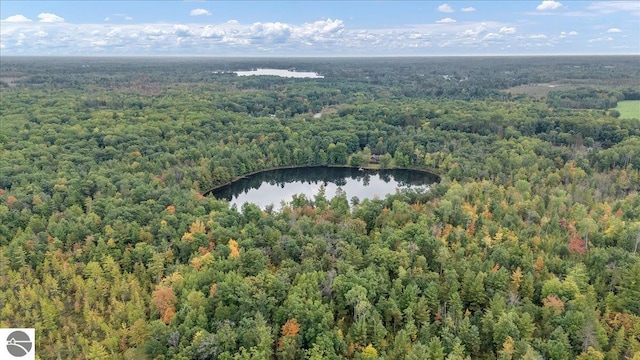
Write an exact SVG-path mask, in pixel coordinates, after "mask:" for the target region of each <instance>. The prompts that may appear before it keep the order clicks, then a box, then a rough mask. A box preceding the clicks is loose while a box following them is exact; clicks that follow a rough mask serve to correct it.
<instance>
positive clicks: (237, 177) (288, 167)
mask: <svg viewBox="0 0 640 360" xmlns="http://www.w3.org/2000/svg"><path fill="white" fill-rule="evenodd" d="M370 165H371V164H369V166H359V167H356V166H351V165H289V166H275V167H270V168H267V169H262V170H256V171H252V172H250V173H246V174H243V175H239V176H236V177H235V178H233V179H231V180H229V181H227V182H225V183H224V184H220V185H216V186H214V187H212V188H210V189H208V190H205V191H203V192H201V194H202V196H209V195H210V194H211V193H212V192H214V191H216V190H218V189H221V188H223V187H225V186H228V185H231V184H233V183H234V182H236V181H239V180H242V179H245V178H247V177H250V176H253V175H257V174H260V173H263V172H268V171H274V170H286V169H302V168H320V167H326V168H351V169H362V171H364V170H374V171H379V170H412V171H418V172H422V173H427V174H429V175H432V176H435V177H436V178H437V179H438V182H440V181H442V176H440V175H438V174H436V173H435V172H432V171H429V170H427V169H421V168H411V167H390V168H386V169H381V168H379V167H372V166H370Z"/></svg>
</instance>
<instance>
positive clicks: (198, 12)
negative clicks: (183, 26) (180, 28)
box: [189, 9, 211, 16]
mask: <svg viewBox="0 0 640 360" xmlns="http://www.w3.org/2000/svg"><path fill="white" fill-rule="evenodd" d="M189 15H191V16H200V15H207V16H209V15H211V12H209V10H206V9H193V10H191V12H190V13H189Z"/></svg>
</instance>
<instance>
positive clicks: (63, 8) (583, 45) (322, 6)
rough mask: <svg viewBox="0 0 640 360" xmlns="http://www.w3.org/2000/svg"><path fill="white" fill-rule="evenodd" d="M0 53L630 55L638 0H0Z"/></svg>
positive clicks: (638, 37)
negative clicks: (131, 0) (130, 0)
mask: <svg viewBox="0 0 640 360" xmlns="http://www.w3.org/2000/svg"><path fill="white" fill-rule="evenodd" d="M0 16H1V20H0V54H1V55H3V56H6V55H206V56H235V55H241V56H349V55H355V56H367V55H372V56H394V55H419V56H429V55H543V54H639V53H640V1H637V0H636V1H587V2H585V1H571V0H562V1H555V0H544V1H446V2H445V1H437V2H435V1H293V0H289V1H253V2H250V1H233V2H231V1H139V2H129V1H79V0H78V1H11V0H5V1H0Z"/></svg>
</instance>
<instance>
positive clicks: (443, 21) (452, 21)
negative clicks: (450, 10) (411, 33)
mask: <svg viewBox="0 0 640 360" xmlns="http://www.w3.org/2000/svg"><path fill="white" fill-rule="evenodd" d="M456 22H457V21H456V20H454V19H452V18H450V17H446V18H444V19H440V20H438V21H436V23H438V24H453V23H456Z"/></svg>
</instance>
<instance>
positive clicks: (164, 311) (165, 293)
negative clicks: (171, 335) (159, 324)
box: [151, 288, 178, 324]
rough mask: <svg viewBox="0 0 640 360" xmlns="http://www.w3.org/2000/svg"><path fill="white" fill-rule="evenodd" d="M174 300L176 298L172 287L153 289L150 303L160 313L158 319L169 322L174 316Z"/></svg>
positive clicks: (175, 300)
mask: <svg viewBox="0 0 640 360" xmlns="http://www.w3.org/2000/svg"><path fill="white" fill-rule="evenodd" d="M176 302H178V298H176V296H175V295H174V294H173V289H172V288H160V289H158V290H156V291H154V292H153V295H152V296H151V303H152V304H153V305H154V306H155V308H156V309H157V310H158V312H159V313H160V319H162V321H164V322H165V323H166V324H168V323H170V322H171V319H173V317H174V316H175V313H176V309H175V304H176Z"/></svg>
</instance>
